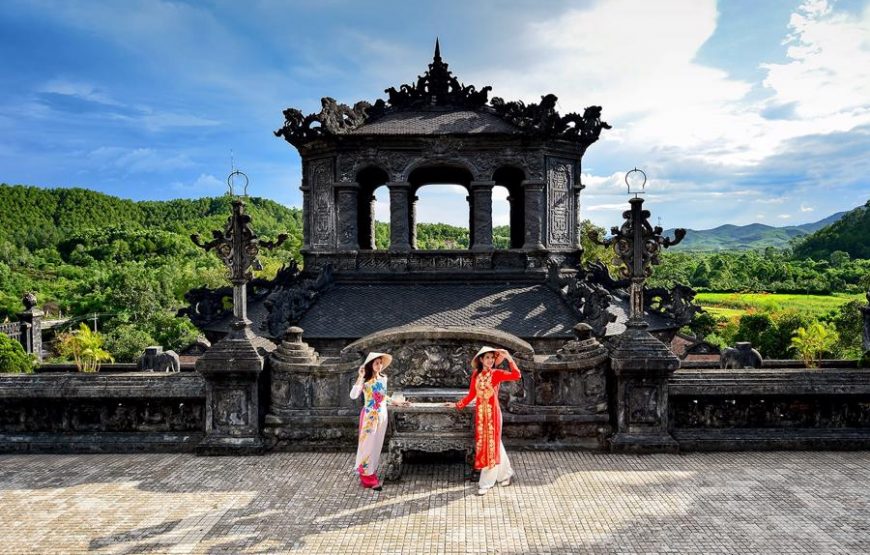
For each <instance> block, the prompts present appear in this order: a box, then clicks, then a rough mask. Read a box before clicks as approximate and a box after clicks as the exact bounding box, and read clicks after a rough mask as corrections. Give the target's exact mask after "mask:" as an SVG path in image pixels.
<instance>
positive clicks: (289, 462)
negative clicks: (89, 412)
mask: <svg viewBox="0 0 870 555" xmlns="http://www.w3.org/2000/svg"><path fill="white" fill-rule="evenodd" d="M512 459H513V463H514V467H515V469H516V471H517V474H518V480H517V482H516V483H515V484H514V485H512V486H510V487H507V488H496V489H494V490H492V491H491V492H490V493H489V494H488V495H487V496H485V497H482V498H481V497H477V496H475V495H474V492H475V489H476V488H474V487H473V484H471V483H468V482H464V481H463V474H464V467H463V465H461V464H459V463H454V464H450V463H449V462H443V463H439V464H416V465H409V466H407V467H406V473H405V475H404V477H403V479H402V480H401V481H400V482H396V483H388V484H387V485H386V487H385V488H384V490H383V491H382V492H380V493H376V492H373V491H365V490H361V489H360V488H359V487H358V486H357V482H356V480H355V478H354V476H353V475H352V474H351V473H350V471H349V470H348V469H349V468H350V466H351V464H352V460H353V459H352V455H351V454H350V453H285V454H273V455H268V456H265V457H261V458H224V457H220V458H197V457H194V456H191V455H32V456H0V522H2V525H0V551H2V552H3V553H40V554H43V553H81V552H97V553H283V552H295V553H331V554H333V553H360V554H362V553H580V552H594V553H611V552H621V553H634V552H642V553H664V552H668V553H672V552H680V553H686V552H693V553H698V552H703V553H868V552H870V452H854V453H832V452H826V453H808V452H789V453H736V454H733V453H717V454H691V455H648V456H627V455H607V454H598V453H543V452H536V453H529V452H514V453H512Z"/></svg>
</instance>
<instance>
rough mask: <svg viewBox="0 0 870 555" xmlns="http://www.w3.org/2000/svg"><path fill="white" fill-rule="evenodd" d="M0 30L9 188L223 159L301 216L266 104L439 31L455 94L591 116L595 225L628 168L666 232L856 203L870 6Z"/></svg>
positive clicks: (10, 0)
mask: <svg viewBox="0 0 870 555" xmlns="http://www.w3.org/2000/svg"><path fill="white" fill-rule="evenodd" d="M0 28H2V29H3V33H2V34H0V74H2V75H3V80H2V83H3V85H2V89H3V94H2V95H0V181H2V182H6V183H15V184H29V185H40V186H50V187H71V186H77V187H86V188H89V189H95V190H98V191H102V192H106V193H110V194H113V195H117V196H121V197H126V198H133V199H168V198H177V197H199V196H204V195H219V194H222V193H223V192H224V191H225V185H224V182H225V181H224V180H225V177H226V175H227V174H228V173H229V171H230V167H231V165H230V153H231V152H232V153H233V157H234V159H235V165H236V166H237V167H238V168H240V169H243V170H244V171H245V172H246V173H247V174H248V175H249V176H250V178H251V192H252V194H255V195H258V196H264V197H268V198H272V199H274V200H277V201H279V202H281V203H283V204H286V205H289V206H299V205H301V200H300V193H299V191H298V187H299V182H300V166H299V157H298V155H297V153H296V152H295V150H294V149H293V148H292V147H291V146H290V145H288V144H287V143H285V142H284V141H283V140H280V139H277V138H275V137H274V136H273V135H272V131H273V130H275V129H277V128H278V127H280V126H281V124H282V121H283V118H282V116H281V111H282V110H283V109H284V108H286V107H288V106H293V107H296V108H299V109H301V110H303V111H304V112H306V113H308V112H316V111H319V109H320V97H322V96H332V97H334V98H336V99H337V100H339V101H340V102H344V103H347V104H353V103H354V102H356V101H357V100H364V99H365V100H369V101H373V100H375V99H377V98H381V97H383V96H384V94H383V90H384V89H385V88H386V87H389V86H396V87H398V86H399V85H400V84H402V83H406V82H413V81H414V80H415V79H416V76H417V75H418V74H420V73H422V72H423V71H424V70H425V69H426V64H428V63H429V62H430V61H431V58H432V48H433V43H434V41H435V37H436V36H438V37H440V39H441V45H442V55H443V57H444V60H445V61H446V62H447V63H449V64H450V68H451V70H452V71H453V72H454V74H455V75H456V76H457V77H458V78H459V79H460V81H463V82H465V83H466V84H475V85H477V86H478V87H481V86H483V85H492V86H493V93H492V94H493V95H495V96H501V97H503V98H505V99H508V100H514V99H519V100H524V101H526V102H535V101H538V100H539V99H540V96H541V95H543V94H546V93H554V94H556V95H557V96H558V97H559V104H558V108H559V110H560V112H562V113H566V112H571V111H580V110H582V109H583V108H584V107H585V106H588V105H591V104H600V105H602V106H603V107H604V112H603V119H605V120H606V121H608V122H609V123H610V124H611V125H613V129H612V130H610V131H606V132H605V133H604V134H603V135H602V139H601V140H600V141H599V142H598V143H596V144H595V145H593V146H592V147H590V149H589V150H588V151H587V153H586V155H585V157H584V169H583V171H584V177H583V179H584V182H585V183H586V184H587V188H586V190H585V191H584V197H583V199H582V200H583V214H584V215H585V216H586V217H589V218H591V219H592V220H593V221H594V222H596V223H598V224H601V225H605V226H607V227H609V226H610V225H612V224H616V223H618V220H619V213H620V212H621V210H622V209H623V207H624V206H625V205H626V198H627V197H626V195H625V193H624V184H623V176H624V172H625V171H626V170H629V169H631V168H633V167H635V166H636V167H639V168H642V169H644V170H645V171H646V173H647V174H648V175H649V181H648V184H647V185H648V188H649V192H648V193H647V199H648V203H647V205H648V206H649V207H650V208H651V209H652V210H653V211H654V214H655V216H656V218H661V223H662V225H664V226H665V227H674V226H684V227H690V228H695V229H705V228H710V227H715V226H717V225H721V224H724V223H733V224H747V223H751V222H756V221H760V222H764V223H769V224H772V225H791V224H800V223H806V222H810V221H815V220H818V219H821V218H823V217H825V216H828V215H830V214H831V213H834V212H837V211H840V210H847V209H850V208H853V207H855V206H858V205H860V204H863V203H864V202H865V201H866V200H867V199H868V198H870V0H839V1H827V2H826V1H823V0H810V1H806V2H799V1H786V0H778V1H767V2H758V1H756V0H722V1H720V2H715V1H704V0H682V1H667V0H656V1H655V2H651V1H646V0H600V1H584V0H575V1H563V0H529V1H525V0H521V1H505V0H484V1H475V0H462V1H453V0H442V1H439V2H409V1H407V0H400V1H396V2H378V1H375V0H372V1H369V2H354V1H350V0H348V1H341V0H297V1H286V0H282V1H278V0H248V1H245V2H225V1H213V2H209V1H198V2H182V1H173V2H170V1H161V0H149V1H135V0H125V1H123V2H121V1H105V2H97V1H91V2H76V1H56V2H55V1H40V0H27V1H22V2H17V1H15V0H5V1H4V2H3V9H2V10H0ZM464 195H465V193H464V192H461V191H457V190H456V188H455V187H435V186H432V187H426V188H424V189H423V190H422V192H421V195H420V196H421V201H420V204H419V215H420V219H421V220H423V221H446V222H448V223H456V224H460V225H461V224H463V223H464V222H467V208H466V207H465V205H464ZM497 195H499V196H502V197H503V195H502V194H501V193H500V192H499V190H498V188H497ZM386 198H387V195H386V194H385V193H384V192H383V191H382V192H380V194H379V200H383V201H386ZM378 210H379V213H380V214H381V217H382V218H384V219H387V218H386V216H385V214H386V212H385V210H386V204H385V202H380V203H379V208H378ZM495 210H496V218H497V220H498V221H497V222H496V223H506V203H505V202H504V201H502V200H497V202H496V203H495Z"/></svg>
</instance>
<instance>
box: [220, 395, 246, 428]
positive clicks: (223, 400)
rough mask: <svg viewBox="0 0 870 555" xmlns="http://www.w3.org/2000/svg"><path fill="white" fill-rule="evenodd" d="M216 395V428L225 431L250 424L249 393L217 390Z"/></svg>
mask: <svg viewBox="0 0 870 555" xmlns="http://www.w3.org/2000/svg"><path fill="white" fill-rule="evenodd" d="M215 394H216V399H215V403H214V405H213V410H214V424H215V425H216V427H218V428H220V429H223V428H233V427H236V426H247V425H248V424H249V421H248V393H247V391H244V390H238V389H226V390H224V389H216V390H215Z"/></svg>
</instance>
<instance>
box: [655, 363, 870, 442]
mask: <svg viewBox="0 0 870 555" xmlns="http://www.w3.org/2000/svg"><path fill="white" fill-rule="evenodd" d="M775 362H776V361H765V366H768V367H767V368H760V369H745V370H720V369H681V370H678V371H677V372H675V373H674V375H673V376H672V378H671V379H670V381H669V384H668V387H669V412H670V418H669V420H670V423H671V434H672V435H673V437H674V438H675V439H676V440H677V442H678V443H679V446H680V450H683V451H694V450H709V451H723V450H728V451H739V450H755V449H810V448H812V449H816V448H818V449H856V448H859V449H866V448H868V447H870V370H867V369H858V368H855V367H851V368H848V367H847V368H844V367H842V366H841V367H840V368H820V369H805V368H782V367H780V368H775V366H777V364H775ZM841 362H843V361H841ZM782 365H783V366H784V365H785V364H784V363H783V364H782Z"/></svg>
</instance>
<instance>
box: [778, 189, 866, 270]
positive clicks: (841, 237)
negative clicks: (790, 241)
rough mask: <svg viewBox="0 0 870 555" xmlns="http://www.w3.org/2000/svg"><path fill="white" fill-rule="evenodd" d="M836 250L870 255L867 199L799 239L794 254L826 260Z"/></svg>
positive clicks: (862, 256)
mask: <svg viewBox="0 0 870 555" xmlns="http://www.w3.org/2000/svg"><path fill="white" fill-rule="evenodd" d="M838 251H839V252H841V253H845V254H847V255H848V256H849V257H851V258H870V200H868V201H867V203H866V204H865V205H864V206H859V207H858V208H855V209H854V210H850V211H849V212H847V213H846V214H844V215H843V217H842V218H840V219H839V220H838V221H836V222H835V223H833V224H831V225H829V226H827V227H825V228H822V229H820V230H819V231H817V232H815V233H813V234H812V235H810V236H808V237H806V238H804V239H802V240H801V241H800V242H799V243H798V244H797V246H796V247H795V249H794V254H795V256H796V257H799V258H813V259H816V260H826V259H828V258H830V257H831V256H833V255H834V253H836V252H838Z"/></svg>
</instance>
